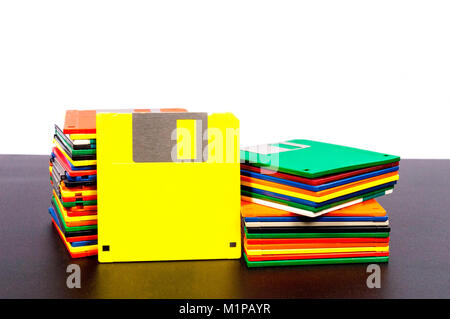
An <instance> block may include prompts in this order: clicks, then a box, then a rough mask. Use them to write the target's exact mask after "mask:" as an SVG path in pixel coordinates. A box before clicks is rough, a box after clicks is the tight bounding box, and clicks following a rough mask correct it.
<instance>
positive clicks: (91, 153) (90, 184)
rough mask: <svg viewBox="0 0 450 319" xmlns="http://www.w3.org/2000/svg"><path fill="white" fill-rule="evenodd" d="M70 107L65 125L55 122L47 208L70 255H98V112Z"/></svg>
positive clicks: (168, 110) (74, 256)
mask: <svg viewBox="0 0 450 319" xmlns="http://www.w3.org/2000/svg"><path fill="white" fill-rule="evenodd" d="M99 112H100V113H110V112H111V111H109V110H68V111H66V116H65V121H64V127H63V129H62V130H61V129H60V128H59V127H58V126H57V125H55V134H54V138H53V148H52V153H51V157H50V167H49V170H50V181H51V184H52V197H51V206H50V208H49V209H48V210H49V213H50V215H51V218H52V222H53V225H54V226H55V228H56V230H57V232H58V233H59V236H60V237H61V239H62V241H63V242H64V244H65V246H66V248H67V250H68V251H69V253H70V255H71V257H73V258H78V257H85V256H91V255H97V253H98V249H97V246H98V234H97V233H98V232H97V140H96V137H97V130H96V116H97V113H99ZM114 112H115V113H127V112H138V113H148V112H150V113H151V112H153V113H160V112H162V113H166V112H186V110H185V109H179V108H175V109H139V110H138V109H135V110H128V109H122V110H114Z"/></svg>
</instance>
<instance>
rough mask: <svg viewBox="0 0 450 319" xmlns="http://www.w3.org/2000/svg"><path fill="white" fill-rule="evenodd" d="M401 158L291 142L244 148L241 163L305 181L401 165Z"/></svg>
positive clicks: (359, 150)
mask: <svg viewBox="0 0 450 319" xmlns="http://www.w3.org/2000/svg"><path fill="white" fill-rule="evenodd" d="M399 160H400V157H399V156H395V155H389V154H385V153H377V152H371V151H366V150H362V149H358V148H352V147H346V146H340V145H335V144H328V143H321V142H315V141H310V140H289V141H286V142H281V143H273V144H264V145H257V146H253V147H246V148H243V149H241V161H242V162H245V163H247V164H249V165H254V166H258V167H264V168H268V169H271V170H276V171H280V172H283V173H288V174H295V175H299V176H303V177H306V178H316V177H321V176H325V175H329V174H334V173H341V172H345V171H350V170H356V169H360V168H366V167H371V166H375V165H381V164H388V163H393V162H398V161H399Z"/></svg>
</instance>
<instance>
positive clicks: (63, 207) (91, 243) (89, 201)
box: [49, 111, 97, 258]
mask: <svg viewBox="0 0 450 319" xmlns="http://www.w3.org/2000/svg"><path fill="white" fill-rule="evenodd" d="M95 114H96V112H95V111H67V112H66V117H65V123H64V128H63V130H61V129H60V128H59V127H58V126H57V125H55V134H54V139H53V148H52V154H51V157H50V168H49V169H50V181H51V184H52V198H51V206H50V208H49V212H50V215H51V217H52V222H53V225H54V226H55V228H56V230H57V232H58V233H59V236H60V237H61V239H62V241H63V242H64V244H65V246H66V248H67V250H68V251H69V253H70V255H71V256H72V257H73V258H77V257H84V256H91V255H96V254H97V170H96V169H97V167H96V165H97V162H96V139H95V138H96V131H95Z"/></svg>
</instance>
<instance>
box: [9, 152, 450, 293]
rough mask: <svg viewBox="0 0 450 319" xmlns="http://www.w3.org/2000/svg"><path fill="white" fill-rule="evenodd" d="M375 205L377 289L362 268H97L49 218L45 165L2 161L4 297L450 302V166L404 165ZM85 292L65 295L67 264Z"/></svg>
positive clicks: (231, 263) (36, 160)
mask: <svg viewBox="0 0 450 319" xmlns="http://www.w3.org/2000/svg"><path fill="white" fill-rule="evenodd" d="M400 167H401V168H400V182H399V183H398V185H397V187H396V188H395V190H394V193H393V194H391V195H389V196H385V197H384V198H381V199H380V200H379V202H380V203H381V204H382V205H383V206H384V207H385V208H386V210H387V211H388V213H389V216H390V222H391V227H392V232H391V244H390V251H391V255H390V261H389V263H388V264H383V265H381V288H379V289H376V288H375V289H369V288H367V285H366V279H367V276H368V273H367V272H366V267H367V265H364V264H360V265H356V264H355V265H334V266H333V265H323V266H299V267H278V268H265V269H248V268H247V267H246V265H245V262H244V261H243V260H242V259H241V260H215V261H181V262H145V263H116V264H99V263H98V262H97V258H96V257H88V258H82V259H71V258H70V256H69V254H68V253H67V251H66V248H65V247H64V245H63V243H62V242H61V240H60V239H59V237H58V234H57V233H56V231H55V230H54V229H53V226H52V225H51V221H50V216H49V215H48V213H47V208H48V206H49V201H50V200H49V198H50V186H49V174H48V157H47V156H24V155H2V156H0V298H449V297H450V211H449V210H450V160H402V161H401V164H400ZM72 263H75V264H78V265H79V266H80V268H81V288H80V289H76V288H75V289H69V288H67V286H66V279H67V276H68V273H66V268H67V266H68V265H69V264H72Z"/></svg>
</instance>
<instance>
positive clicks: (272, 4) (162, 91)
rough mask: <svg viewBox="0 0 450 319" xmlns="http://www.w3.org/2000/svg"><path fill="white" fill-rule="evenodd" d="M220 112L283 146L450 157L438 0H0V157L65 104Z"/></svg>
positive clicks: (22, 150) (36, 142)
mask: <svg viewBox="0 0 450 319" xmlns="http://www.w3.org/2000/svg"><path fill="white" fill-rule="evenodd" d="M148 107H154V108H160V107H186V108H188V109H189V110H191V111H208V112H222V111H230V112H233V113H234V114H235V115H236V116H237V117H238V118H239V119H240V120H241V144H242V145H243V146H244V145H251V144H258V143H267V142H277V141H281V140H285V139H292V138H309V139H314V140H318V141H325V142H331V143H338V144H344V145H348V146H355V147H362V148H367V149H370V150H375V151H380V152H385V153H392V154H395V155H400V156H402V157H403V158H450V145H449V137H450V133H449V115H450V113H449V109H450V1H411V0H409V1H395V0H389V1H363V0H358V1H319V0H314V1H303V2H302V1H280V0H278V1H262V0H259V1H245V0H239V1H230V0H228V1H222V2H217V1H212V0H209V1H168V0H165V1H158V2H150V1H122V2H116V1H94V0H89V1H71V2H69V1H62V0H59V1H19V0H16V1H2V2H1V3H0V153H2V154H8V153H9V154H49V152H50V147H51V139H52V132H53V123H55V122H57V123H59V124H62V123H63V118H64V111H65V109H89V108H93V109H95V108H148Z"/></svg>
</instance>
